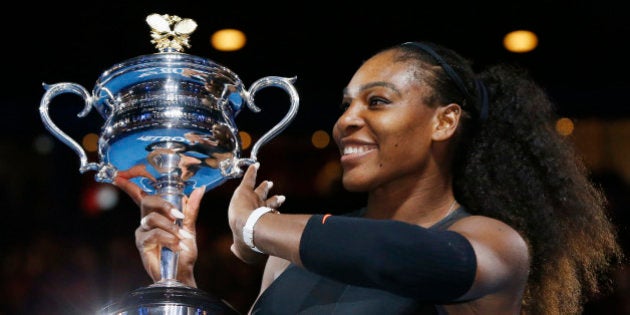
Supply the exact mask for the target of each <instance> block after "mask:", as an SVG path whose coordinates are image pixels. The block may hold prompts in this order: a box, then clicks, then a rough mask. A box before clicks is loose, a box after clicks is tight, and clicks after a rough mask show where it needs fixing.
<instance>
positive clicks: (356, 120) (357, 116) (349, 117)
mask: <svg viewBox="0 0 630 315" xmlns="http://www.w3.org/2000/svg"><path fill="white" fill-rule="evenodd" d="M361 108H362V107H361V104H358V103H357V102H352V103H350V105H349V106H348V107H347V108H346V110H345V111H344V112H343V113H342V114H341V116H339V118H338V119H337V122H336V123H335V129H336V130H337V131H339V132H342V133H347V132H349V131H351V130H353V129H358V128H360V127H361V126H363V124H364V123H365V122H364V120H363V117H362V116H361Z"/></svg>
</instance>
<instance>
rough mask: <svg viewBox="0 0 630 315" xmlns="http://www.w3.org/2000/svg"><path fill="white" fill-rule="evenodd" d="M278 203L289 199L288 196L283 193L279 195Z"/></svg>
mask: <svg viewBox="0 0 630 315" xmlns="http://www.w3.org/2000/svg"><path fill="white" fill-rule="evenodd" d="M277 198H278V204H279V205H281V204H282V203H283V202H284V201H285V200H287V197H285V196H283V195H279V196H278V197H277Z"/></svg>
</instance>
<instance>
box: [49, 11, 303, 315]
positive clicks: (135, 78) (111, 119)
mask: <svg viewBox="0 0 630 315" xmlns="http://www.w3.org/2000/svg"><path fill="white" fill-rule="evenodd" d="M146 22H147V23H148V24H149V26H150V27H151V37H152V40H151V42H152V43H153V44H155V46H156V48H157V49H158V52H157V53H153V54H148V55H142V56H138V57H135V58H132V59H128V60H126V61H123V62H122V63H119V64H116V65H114V66H113V67H111V68H109V69H108V70H106V71H105V72H104V73H102V74H101V75H100V77H99V78H98V80H97V81H96V85H95V87H94V89H93V90H92V93H91V94H90V93H89V92H88V91H87V90H86V89H85V88H84V87H83V86H81V85H79V84H76V83H71V82H62V83H57V84H52V85H48V84H44V88H45V90H46V92H45V94H44V96H43V97H42V99H41V103H40V108H39V110H40V114H41V118H42V120H43V122H44V125H45V126H46V128H47V129H48V130H49V131H50V132H51V133H52V134H53V135H54V136H55V137H56V138H58V139H59V140H61V141H62V142H63V143H65V144H66V145H68V146H69V147H70V148H71V149H73V150H74V151H75V152H76V153H77V154H78V155H79V159H80V163H81V165H80V168H79V171H80V172H81V173H84V172H87V171H95V172H96V174H95V180H96V181H98V182H103V183H112V182H113V180H114V179H115V178H116V176H117V175H119V174H122V172H125V173H126V174H144V175H143V176H136V177H133V176H132V177H133V178H132V179H131V180H132V181H133V182H134V183H135V184H137V185H138V186H140V187H141V188H142V189H143V190H145V191H146V192H148V193H151V194H157V195H159V196H161V197H162V198H164V199H165V200H167V201H169V202H170V203H172V204H173V205H175V206H176V207H178V208H179V209H180V210H181V206H182V204H181V201H182V197H183V196H184V195H188V194H190V193H191V192H192V191H193V190H194V189H195V188H197V187H202V186H205V187H206V191H208V190H211V189H213V188H214V187H217V186H219V185H221V184H222V183H224V182H225V181H226V180H228V179H230V178H237V177H241V176H242V174H243V168H244V167H245V166H247V165H249V164H252V163H255V162H256V161H257V158H256V154H257V152H258V150H259V149H260V147H261V146H262V145H264V144H265V143H267V142H268V141H269V140H271V139H272V138H274V137H275V136H277V135H278V134H279V133H280V132H282V131H283V130H284V129H285V128H286V127H287V125H288V124H289V123H290V122H291V121H292V120H293V118H294V116H295V114H296V113H297V108H298V104H299V97H298V94H297V91H296V89H295V87H294V86H293V82H294V81H295V78H284V77H276V76H268V77H263V78H261V79H259V80H257V81H255V82H254V83H253V84H251V85H250V87H249V89H246V88H245V87H244V85H243V83H242V82H241V80H240V79H239V77H238V76H237V75H236V74H235V73H233V72H232V71H231V70H230V69H228V68H226V67H224V66H222V65H219V64H217V63H215V62H213V61H211V60H208V59H204V58H200V57H197V56H193V55H189V54H186V53H183V52H182V51H183V50H184V48H188V47H190V45H189V43H188V39H189V36H190V34H191V33H192V32H193V31H194V30H195V29H196V27H197V24H196V23H195V21H193V20H192V19H182V18H180V17H178V16H170V15H159V14H151V15H149V16H148V17H147V18H146ZM267 87H277V88H281V89H283V90H284V91H286V93H288V94H289V96H290V107H289V110H288V112H287V113H286V115H285V116H284V117H283V118H282V119H281V120H280V121H279V122H277V123H276V124H275V125H274V126H273V127H272V128H271V129H269V130H268V131H267V132H266V133H265V134H263V135H262V136H261V137H260V138H259V139H258V140H257V141H256V142H255V144H254V145H253V146H252V149H251V153H250V157H249V158H241V150H242V149H241V140H240V137H239V134H238V129H237V126H236V124H235V121H234V119H235V117H236V115H237V114H238V113H239V112H240V111H241V109H242V108H243V105H246V106H247V107H248V108H249V109H250V110H251V111H253V112H254V113H258V112H259V111H260V108H259V107H257V106H256V104H255V102H254V95H255V94H256V93H257V92H258V91H259V90H261V89H264V88H267ZM63 93H73V94H77V95H79V96H81V97H82V98H83V100H84V102H85V107H84V108H83V110H82V111H81V112H80V113H79V114H78V117H79V118H82V117H85V116H86V115H87V114H88V113H89V112H90V110H91V109H92V107H94V108H96V110H97V111H98V112H99V114H100V115H101V116H102V117H103V118H104V119H105V122H104V124H103V126H102V127H101V133H100V137H99V140H98V156H99V159H100V161H98V162H88V157H87V155H86V153H85V151H84V150H83V149H82V148H81V146H79V145H78V144H77V142H75V141H74V140H73V139H72V138H71V137H70V136H68V135H67V134H66V133H64V132H63V131H62V130H61V129H59V128H58V127H57V126H56V125H55V124H54V123H53V121H52V120H51V118H50V116H49V104H50V102H51V101H52V99H53V98H54V97H56V96H58V95H60V94H63ZM174 224H177V225H179V226H181V220H177V221H175V222H174ZM177 260H178V253H177V252H174V251H172V250H170V249H169V248H163V249H162V251H161V276H162V279H161V280H159V281H157V282H156V283H153V284H151V285H149V286H147V287H142V288H139V289H136V290H134V291H131V292H130V293H128V294H127V295H125V296H123V297H122V298H120V299H119V300H117V301H115V302H113V303H111V304H108V305H107V306H105V307H103V308H102V309H101V310H100V311H99V314H237V313H238V312H237V311H236V310H235V309H234V308H232V307H231V306H230V305H229V304H228V303H226V302H225V301H223V300H221V299H220V298H217V297H214V296H212V295H210V294H208V293H206V292H204V291H202V290H199V289H196V288H192V287H189V286H186V285H184V284H182V283H180V282H178V281H177V280H176V275H177Z"/></svg>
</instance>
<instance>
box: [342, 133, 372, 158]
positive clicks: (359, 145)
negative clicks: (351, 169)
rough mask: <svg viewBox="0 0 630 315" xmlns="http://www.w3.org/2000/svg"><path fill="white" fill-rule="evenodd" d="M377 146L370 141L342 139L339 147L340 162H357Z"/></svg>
mask: <svg viewBox="0 0 630 315" xmlns="http://www.w3.org/2000/svg"><path fill="white" fill-rule="evenodd" d="M377 149H378V146H377V145H376V144H374V143H371V142H366V141H359V140H349V139H348V140H342V141H341V147H340V154H341V159H340V160H341V163H344V164H347V163H351V162H354V163H356V162H358V161H359V160H360V159H362V158H363V157H365V156H367V155H369V154H371V153H373V152H375V151H376V150H377Z"/></svg>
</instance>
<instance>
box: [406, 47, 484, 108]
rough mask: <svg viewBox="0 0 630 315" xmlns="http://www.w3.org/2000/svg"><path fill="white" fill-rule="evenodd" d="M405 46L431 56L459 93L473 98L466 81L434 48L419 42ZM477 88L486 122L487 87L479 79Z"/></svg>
mask: <svg viewBox="0 0 630 315" xmlns="http://www.w3.org/2000/svg"><path fill="white" fill-rule="evenodd" d="M403 45H411V46H414V47H417V48H420V49H422V50H423V51H424V52H426V53H428V54H429V55H431V56H432V57H433V58H434V59H435V60H436V61H437V62H438V64H440V67H442V69H444V72H446V74H447V75H448V77H449V78H450V79H451V81H453V82H454V83H455V85H457V88H458V89H459V91H460V92H461V93H462V94H464V95H465V96H466V97H468V98H473V96H472V95H471V94H470V93H469V92H468V89H467V88H466V85H465V84H464V81H463V80H462V78H461V77H460V76H459V75H458V74H457V72H455V70H454V69H453V67H451V65H449V64H448V63H447V62H446V61H445V60H444V58H442V56H440V54H438V53H437V52H436V51H435V50H433V48H431V47H429V45H426V44H423V43H419V42H406V43H404V44H403ZM475 87H476V88H477V93H478V95H479V101H480V103H481V104H480V105H481V106H480V107H481V110H480V111H479V119H481V120H482V121H484V120H486V118H488V90H487V89H486V86H485V85H484V84H483V82H482V81H481V80H479V79H475Z"/></svg>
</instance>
